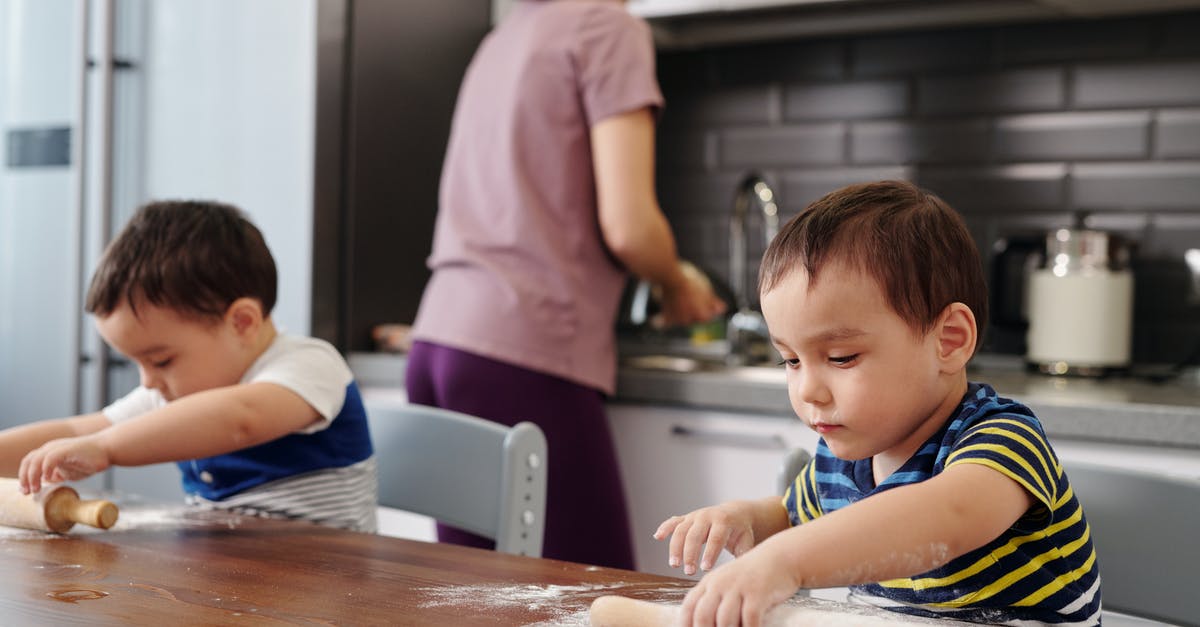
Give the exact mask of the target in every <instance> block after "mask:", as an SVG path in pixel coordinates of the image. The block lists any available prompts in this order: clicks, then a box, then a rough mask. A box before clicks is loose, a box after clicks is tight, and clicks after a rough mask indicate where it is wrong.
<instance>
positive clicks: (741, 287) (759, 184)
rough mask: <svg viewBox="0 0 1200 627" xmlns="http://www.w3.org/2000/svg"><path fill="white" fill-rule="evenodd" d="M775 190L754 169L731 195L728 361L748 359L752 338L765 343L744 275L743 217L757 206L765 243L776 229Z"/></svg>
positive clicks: (764, 325) (763, 324) (764, 328)
mask: <svg viewBox="0 0 1200 627" xmlns="http://www.w3.org/2000/svg"><path fill="white" fill-rule="evenodd" d="M776 199H777V197H776V195H775V190H773V189H771V186H770V185H769V184H768V183H767V181H766V180H765V179H764V178H763V177H762V175H760V174H758V173H757V172H750V173H748V174H747V175H746V176H745V177H744V178H743V179H742V182H741V183H739V184H738V186H737V190H736V193H735V194H734V198H733V215H732V216H730V219H729V285H730V287H731V288H732V289H733V297H734V300H735V301H736V302H735V306H736V308H737V311H735V312H734V313H733V316H731V317H730V318H729V322H728V324H727V325H726V331H725V336H726V338H727V339H728V340H729V356H728V359H727V361H729V362H730V363H731V364H735V365H741V364H745V363H747V362H748V361H751V360H752V359H751V358H752V357H753V355H752V354H751V353H752V349H753V344H752V343H753V342H754V341H756V340H757V341H759V342H760V343H767V345H768V347H769V340H770V333H769V332H768V331H767V322H766V320H764V319H763V317H762V314H761V313H760V312H758V311H756V310H754V309H752V308H751V307H750V287H749V281H748V280H747V277H746V270H747V263H748V261H749V259H748V257H749V250H748V249H749V245H748V244H749V242H748V236H747V228H746V221H747V217H748V216H749V214H750V208H751V206H757V207H758V209H759V211H760V212H761V214H762V232H763V242H764V246H765V245H768V244H770V243H771V240H773V239H775V234H776V233H778V232H779V206H778V204H776Z"/></svg>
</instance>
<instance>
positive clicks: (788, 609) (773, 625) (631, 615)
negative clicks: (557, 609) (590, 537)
mask: <svg viewBox="0 0 1200 627" xmlns="http://www.w3.org/2000/svg"><path fill="white" fill-rule="evenodd" d="M877 611H882V610H877ZM678 617H679V604H678V603H674V604H671V605H666V604H663V603H651V602H649V601H640V600H638V599H630V598H628V597H621V596H614V595H605V596H602V597H598V598H597V599H596V600H595V601H592V607H591V609H590V610H589V611H588V620H589V621H590V624H591V625H592V627H667V626H668V625H675V622H676V620H677V619H678ZM762 624H763V627H835V626H847V627H849V626H854V627H862V626H875V627H901V626H904V625H909V626H916V625H917V624H916V623H914V622H912V621H910V620H909V617H906V616H902V615H900V614H896V615H895V618H892V617H890V616H889V617H886V618H885V617H880V616H871V615H868V614H866V613H856V612H854V611H853V610H849V611H846V612H837V611H831V610H823V609H816V608H806V607H795V606H789V605H778V606H776V607H773V608H771V609H770V610H768V611H767V614H766V616H764V617H763V621H762ZM921 624H925V623H924V622H922V623H921ZM947 624H959V625H961V624H962V623H958V622H957V621H949V622H948V623H947ZM917 627H919V626H917Z"/></svg>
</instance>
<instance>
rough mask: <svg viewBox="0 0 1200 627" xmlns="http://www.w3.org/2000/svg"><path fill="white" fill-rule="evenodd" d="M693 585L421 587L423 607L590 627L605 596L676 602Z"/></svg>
mask: <svg viewBox="0 0 1200 627" xmlns="http://www.w3.org/2000/svg"><path fill="white" fill-rule="evenodd" d="M691 585H692V584H691V583H690V582H688V583H682V584H680V585H678V586H667V587H648V586H647V584H636V583H629V582H614V583H607V584H599V583H598V584H583V585H576V586H560V585H555V584H547V585H542V584H511V585H506V584H476V585H468V586H444V587H427V588H418V589H417V591H419V592H423V593H425V595H426V596H427V598H428V600H427V601H424V602H422V603H421V607H440V606H447V605H448V606H454V607H457V608H462V609H464V610H467V611H470V612H471V613H472V614H475V615H478V616H486V615H489V614H491V613H493V612H494V611H495V610H498V609H506V608H523V609H528V610H532V611H536V612H539V613H543V614H548V615H550V616H551V618H549V619H547V620H544V621H539V622H536V623H528V624H527V627H551V626H556V627H557V626H561V627H570V626H586V625H588V608H589V607H590V606H591V603H592V600H593V599H595V598H596V597H598V596H602V595H605V594H621V595H624V596H629V597H633V598H638V599H642V600H646V601H658V602H674V603H678V602H680V601H682V600H683V597H684V595H685V594H687V591H688V590H689V589H690V588H691Z"/></svg>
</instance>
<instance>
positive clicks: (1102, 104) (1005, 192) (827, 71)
mask: <svg viewBox="0 0 1200 627" xmlns="http://www.w3.org/2000/svg"><path fill="white" fill-rule="evenodd" d="M1197 32H1200V12H1187V13H1177V14H1162V15H1154V16H1139V17H1134V18H1111V19H1102V20H1095V19H1092V20H1076V21H1062V22H1045V23H1036V24H1013V25H1001V26H989V27H970V28H958V29H946V30H936V31H921V32H903V33H895V34H868V35H858V36H845V37H834V38H822V39H800V40H796V41H776V42H770V43H763V44H756V45H741V46H736V47H714V48H706V49H697V50H686V51H673V52H664V53H662V54H660V57H659V75H660V79H661V83H662V85H663V90H664V93H665V95H666V97H667V108H666V109H665V111H664V114H663V118H662V123H661V125H660V132H659V138H658V141H659V147H658V151H659V174H658V183H659V197H660V200H661V201H662V204H663V208H664V209H665V210H666V212H667V214H668V216H669V217H670V219H671V222H672V225H673V226H674V228H675V231H676V233H677V235H678V238H679V247H680V250H681V251H682V253H683V254H684V255H685V256H687V257H688V258H690V259H692V260H694V261H696V262H697V263H699V264H700V265H701V266H702V267H704V268H706V269H708V270H710V271H711V272H713V273H714V274H716V275H717V278H718V279H719V280H723V281H727V280H728V276H727V275H728V264H729V262H728V258H727V256H728V246H729V244H728V215H729V211H730V209H731V207H732V200H733V193H734V186H735V185H736V184H737V182H738V181H739V180H740V179H741V177H742V176H743V175H744V174H745V173H746V172H747V171H750V170H756V171H759V172H761V173H763V174H764V175H765V176H766V177H767V179H768V180H769V181H770V182H771V184H772V185H773V186H774V187H775V190H776V192H777V193H778V195H779V201H780V202H779V206H780V209H781V212H782V214H783V218H784V219H786V218H788V217H790V216H792V215H794V214H795V213H796V212H798V211H800V210H801V209H803V207H804V206H805V205H807V204H808V203H809V202H811V201H813V200H815V199H816V198H818V197H820V196H821V195H823V194H825V193H827V192H829V191H831V190H833V189H836V188H838V187H841V186H843V185H846V184H849V183H853V182H860V181H869V180H878V179H883V178H903V179H908V180H912V181H915V182H917V183H919V184H921V185H922V186H924V187H926V188H929V189H931V190H933V191H934V192H936V193H938V194H939V195H941V196H943V197H944V198H945V199H946V200H947V201H949V202H950V203H951V204H952V205H953V206H955V207H956V208H957V209H958V210H959V211H961V212H962V213H963V214H964V216H965V217H966V219H967V222H968V226H969V227H970V229H971V232H972V233H973V234H974V236H975V237H976V238H977V241H978V244H979V246H980V249H981V251H983V253H984V257H985V263H988V264H989V265H990V260H991V255H992V254H993V250H994V243H995V242H996V241H997V240H999V239H1002V238H1012V237H1030V236H1036V235H1038V234H1040V233H1042V232H1044V231H1045V230H1047V229H1052V228H1057V227H1063V226H1070V225H1072V224H1074V223H1076V222H1078V221H1082V222H1083V223H1084V224H1086V225H1087V226H1090V227H1093V228H1102V229H1105V230H1110V231H1113V232H1116V233H1120V234H1121V235H1123V236H1125V237H1128V238H1130V239H1132V240H1133V241H1134V242H1135V250H1136V257H1135V263H1134V272H1135V281H1136V290H1135V291H1136V298H1137V303H1136V306H1135V332H1134V359H1135V362H1137V363H1146V364H1164V363H1171V362H1174V361H1178V360H1181V359H1183V358H1184V357H1185V356H1187V355H1188V354H1189V353H1190V352H1191V351H1192V350H1193V349H1194V348H1195V347H1196V346H1197V345H1198V344H1200V277H1198V276H1196V275H1194V274H1193V273H1192V272H1191V271H1190V270H1189V269H1188V266H1187V264H1186V263H1185V262H1184V253H1185V252H1186V251H1187V250H1189V249H1200V37H1197V36H1196V33H1197ZM757 228H758V227H757V226H756V225H753V226H752V228H751V235H752V237H754V238H755V241H754V242H752V243H751V246H750V250H751V252H752V254H753V255H758V254H760V253H761V251H762V246H761V243H760V242H758V241H757V238H758V235H759V234H758V231H756V230H755V229H757ZM752 265H753V264H752ZM991 338H992V339H990V340H989V342H990V343H989V345H988V346H986V347H985V348H986V349H987V350H992V351H996V352H1017V351H1018V350H1019V348H1020V346H1019V344H1020V342H1019V338H1015V337H1012V336H1011V334H1009V336H1005V334H1004V333H995V334H991Z"/></svg>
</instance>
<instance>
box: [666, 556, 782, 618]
mask: <svg viewBox="0 0 1200 627" xmlns="http://www.w3.org/2000/svg"><path fill="white" fill-rule="evenodd" d="M797 588H799V584H798V583H797V582H796V580H795V579H794V577H793V576H792V573H791V569H790V568H789V564H788V560H787V558H786V556H785V554H783V553H781V552H780V551H772V550H771V546H770V544H767V545H766V546H764V547H762V548H759V549H757V550H754V551H749V552H747V553H746V554H745V555H743V556H741V557H739V558H738V559H737V560H735V561H733V562H730V563H728V564H725V565H723V566H721V567H720V568H718V569H716V570H715V571H713V572H711V573H709V574H707V575H705V576H704V578H703V579H701V580H700V583H698V584H696V587H695V588H692V589H691V590H690V591H689V592H688V594H687V596H686V597H685V598H684V599H683V605H682V606H681V607H680V609H679V624H680V625H744V626H745V627H758V626H759V625H761V624H762V619H763V615H764V614H765V613H766V612H767V610H769V609H771V608H772V607H775V606H776V605H778V604H779V603H782V602H783V601H786V600H787V599H788V598H789V597H791V596H792V595H793V594H795V592H796V589H797Z"/></svg>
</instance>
